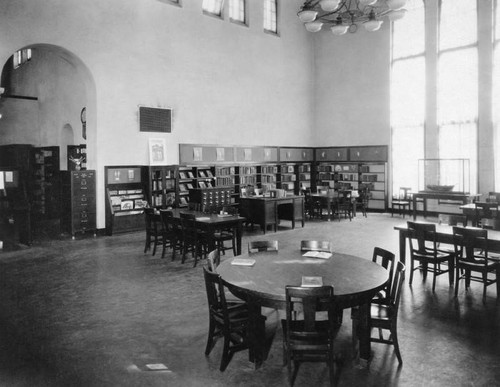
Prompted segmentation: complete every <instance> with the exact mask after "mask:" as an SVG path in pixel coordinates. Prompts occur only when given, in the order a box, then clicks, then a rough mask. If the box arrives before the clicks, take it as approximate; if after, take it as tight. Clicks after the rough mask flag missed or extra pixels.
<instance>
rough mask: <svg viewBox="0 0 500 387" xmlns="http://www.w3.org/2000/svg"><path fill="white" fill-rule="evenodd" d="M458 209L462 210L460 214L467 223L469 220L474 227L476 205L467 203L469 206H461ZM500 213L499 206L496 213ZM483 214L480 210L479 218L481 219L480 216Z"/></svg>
mask: <svg viewBox="0 0 500 387" xmlns="http://www.w3.org/2000/svg"><path fill="white" fill-rule="evenodd" d="M460 209H461V210H462V213H463V214H464V215H465V216H466V217H467V222H468V221H469V220H470V221H471V223H472V225H473V226H476V221H477V218H476V205H475V204H474V203H469V204H464V205H463V206H460ZM499 211H500V206H497V212H499ZM482 214H483V211H482V210H480V212H479V218H481V215H482Z"/></svg>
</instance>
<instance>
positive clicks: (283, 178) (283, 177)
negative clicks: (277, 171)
mask: <svg viewBox="0 0 500 387" xmlns="http://www.w3.org/2000/svg"><path fill="white" fill-rule="evenodd" d="M296 180H297V176H296V175H281V181H282V182H283V181H296Z"/></svg>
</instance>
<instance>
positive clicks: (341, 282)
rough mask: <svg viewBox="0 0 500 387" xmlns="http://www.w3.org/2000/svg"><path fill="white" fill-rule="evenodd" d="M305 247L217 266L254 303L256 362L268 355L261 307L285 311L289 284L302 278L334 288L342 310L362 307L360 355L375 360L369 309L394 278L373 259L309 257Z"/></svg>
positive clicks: (241, 295) (226, 280) (227, 281)
mask: <svg viewBox="0 0 500 387" xmlns="http://www.w3.org/2000/svg"><path fill="white" fill-rule="evenodd" d="M305 253H306V252H305V251H300V250H299V249H282V250H279V251H274V252H260V253H254V254H244V255H242V256H239V257H237V258H232V259H227V260H225V261H223V262H222V263H221V264H220V265H219V267H218V268H217V272H218V273H219V274H220V275H221V277H222V280H223V281H224V283H225V285H226V286H227V287H228V288H229V290H230V291H231V292H232V293H233V294H235V295H236V296H237V297H239V298H241V299H243V300H245V301H246V302H247V303H248V305H249V311H250V320H249V336H250V343H251V344H250V352H249V355H250V361H252V362H254V363H255V366H256V367H259V366H260V365H261V364H262V362H263V361H264V360H265V358H266V356H267V353H266V351H267V349H266V348H265V340H264V337H265V327H264V320H263V318H262V317H261V307H270V308H273V309H282V310H284V309H285V306H286V303H285V286H286V285H301V283H302V277H303V276H308V277H322V282H323V285H332V286H333V287H334V295H335V297H336V298H337V302H338V303H339V307H340V308H341V309H346V308H352V307H354V306H359V307H360V330H359V352H360V359H361V360H362V361H368V360H369V358H370V350H371V349H370V328H369V312H370V311H369V305H370V301H371V299H372V298H373V296H375V294H376V293H377V292H378V291H379V290H380V289H382V288H383V287H384V286H385V284H386V283H387V281H388V279H389V275H388V272H387V270H385V269H384V268H383V267H382V266H380V265H377V264H376V263H373V262H372V261H371V260H369V259H363V258H358V257H354V256H350V255H345V254H339V253H333V254H332V255H331V257H329V258H326V259H325V258H314V257H307V256H304V254H305ZM233 259H252V260H255V263H254V264H253V265H252V266H246V265H241V266H240V265H233V264H232V263H233Z"/></svg>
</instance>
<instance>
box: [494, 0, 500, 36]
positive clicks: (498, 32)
mask: <svg viewBox="0 0 500 387" xmlns="http://www.w3.org/2000/svg"><path fill="white" fill-rule="evenodd" d="M494 23H495V39H496V40H498V39H500V1H499V0H497V1H496V2H495V20H494Z"/></svg>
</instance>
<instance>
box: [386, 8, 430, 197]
mask: <svg viewBox="0 0 500 387" xmlns="http://www.w3.org/2000/svg"><path fill="white" fill-rule="evenodd" d="M405 8H406V9H407V10H408V12H407V13H406V16H405V18H404V19H402V20H399V21H397V22H395V23H393V29H392V69H391V70H392V71H391V127H392V140H391V141H392V147H391V149H392V192H398V191H399V188H400V187H411V188H412V189H413V190H417V189H418V188H419V187H418V159H421V158H423V157H424V124H425V9H424V3H423V1H422V0H410V1H408V3H407V6H406V7H405Z"/></svg>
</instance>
